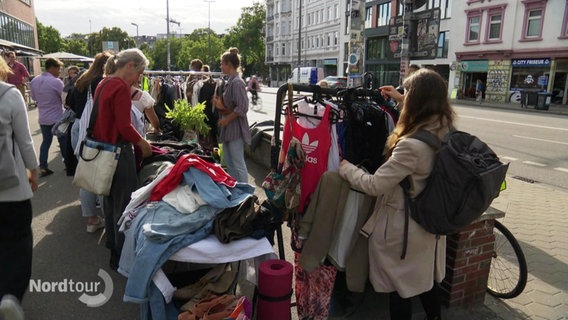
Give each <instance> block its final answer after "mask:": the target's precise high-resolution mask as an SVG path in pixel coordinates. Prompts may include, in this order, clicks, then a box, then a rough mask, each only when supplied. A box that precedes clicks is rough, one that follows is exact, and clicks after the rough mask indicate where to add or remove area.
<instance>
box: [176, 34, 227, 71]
mask: <svg viewBox="0 0 568 320" xmlns="http://www.w3.org/2000/svg"><path fill="white" fill-rule="evenodd" d="M208 30H209V29H207V28H202V29H196V30H194V31H193V32H192V33H191V34H189V35H187V37H186V38H185V39H184V41H183V44H182V48H181V52H180V53H179V55H178V57H177V65H178V66H180V68H181V69H184V70H187V69H189V62H190V61H191V60H192V59H201V61H203V63H204V64H208V65H209V67H210V69H211V70H212V71H214V70H220V62H219V57H220V56H221V53H223V52H224V51H225V47H224V45H223V40H222V38H221V37H220V36H219V35H217V34H216V33H215V31H213V30H210V32H211V34H210V35H209V32H208ZM209 44H211V47H209Z"/></svg>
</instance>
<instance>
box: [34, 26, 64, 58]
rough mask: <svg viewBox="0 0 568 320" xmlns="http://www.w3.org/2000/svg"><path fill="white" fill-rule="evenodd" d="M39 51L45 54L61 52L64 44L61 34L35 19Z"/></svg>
mask: <svg viewBox="0 0 568 320" xmlns="http://www.w3.org/2000/svg"><path fill="white" fill-rule="evenodd" d="M36 25H37V37H38V42H39V49H40V50H42V51H43V52H45V53H53V52H59V51H62V49H63V46H64V42H63V39H61V34H60V33H59V31H57V30H56V29H55V28H54V27H52V26H48V27H46V26H44V25H43V24H42V23H41V22H39V20H37V19H36Z"/></svg>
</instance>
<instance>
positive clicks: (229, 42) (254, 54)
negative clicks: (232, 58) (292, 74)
mask: <svg viewBox="0 0 568 320" xmlns="http://www.w3.org/2000/svg"><path fill="white" fill-rule="evenodd" d="M265 26H266V6H265V4H263V3H258V2H257V3H254V4H253V6H252V7H245V8H243V10H242V13H241V17H240V18H239V20H238V21H237V24H236V25H235V26H233V27H231V28H230V29H229V30H228V31H229V33H228V34H227V35H226V36H225V38H224V42H225V47H226V48H227V49H228V48H229V47H237V48H238V49H239V53H240V54H241V57H242V59H243V61H242V64H243V68H244V69H245V75H251V74H266V73H267V71H268V70H267V67H266V65H265V64H264V57H265V47H266V46H265V43H264V36H265Z"/></svg>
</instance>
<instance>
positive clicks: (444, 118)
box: [339, 69, 455, 320]
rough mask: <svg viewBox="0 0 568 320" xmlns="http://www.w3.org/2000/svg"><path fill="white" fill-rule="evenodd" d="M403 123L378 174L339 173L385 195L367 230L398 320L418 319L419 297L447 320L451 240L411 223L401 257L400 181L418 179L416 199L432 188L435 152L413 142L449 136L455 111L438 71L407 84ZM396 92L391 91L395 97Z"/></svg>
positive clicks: (376, 284)
mask: <svg viewBox="0 0 568 320" xmlns="http://www.w3.org/2000/svg"><path fill="white" fill-rule="evenodd" d="M403 86H404V88H405V89H406V92H405V94H404V97H403V102H402V109H401V115H400V119H399V121H398V122H397V125H396V127H395V130H394V131H393V133H392V134H391V135H390V137H389V139H388V141H387V145H386V149H387V156H388V159H387V161H386V162H385V163H384V164H383V165H382V166H381V167H380V168H379V169H378V170H377V171H376V172H374V173H372V174H371V173H367V172H366V171H365V170H364V169H360V168H358V167H357V166H355V165H353V164H351V163H350V162H348V161H346V160H343V161H342V162H341V164H340V167H339V174H340V175H341V176H342V177H343V178H345V179H346V180H347V181H349V183H350V184H351V186H352V187H354V188H355V189H357V190H360V191H362V192H364V193H366V194H368V195H370V196H374V197H379V198H378V199H379V200H380V201H379V203H380V205H378V206H376V207H375V210H374V212H373V214H372V215H371V217H370V218H369V220H368V221H367V222H366V224H365V225H364V226H363V229H362V232H364V233H365V234H367V235H368V238H369V279H370V281H371V284H372V285H373V288H374V289H375V291H376V292H385V293H389V310H390V315H391V319H392V320H410V319H412V303H411V298H412V297H415V296H418V297H419V298H420V300H421V302H422V306H423V307H424V310H425V311H426V315H427V319H428V320H434V319H441V302H440V297H439V293H438V291H439V289H438V284H439V283H440V282H441V281H442V280H443V279H444V276H445V268H446V238H445V237H444V236H441V237H438V236H436V235H435V234H431V233H429V232H427V231H426V230H424V228H422V227H421V226H420V225H419V224H418V223H416V222H415V221H414V220H412V219H410V221H409V225H408V245H407V248H408V249H407V250H408V251H407V252H408V253H407V255H406V257H405V258H404V259H401V256H400V253H401V252H402V248H403V238H404V236H403V235H404V229H405V228H404V225H405V222H404V221H405V210H404V206H405V201H404V195H403V191H402V188H401V187H400V185H399V183H400V182H401V181H402V180H403V179H404V178H406V177H409V178H410V179H411V180H412V183H411V185H413V187H414V188H413V190H412V196H413V197H415V196H416V195H417V194H419V193H420V192H421V191H422V190H423V189H424V187H425V186H426V180H427V178H428V175H429V174H430V171H431V170H432V167H433V163H434V158H435V153H434V150H433V149H432V148H431V147H430V146H428V145H427V144H426V143H424V142H422V141H419V140H417V139H412V138H410V137H411V136H412V134H414V133H415V132H417V131H418V130H420V129H425V130H428V131H430V132H432V134H434V135H435V136H437V137H438V138H440V139H442V137H443V136H444V135H445V134H446V133H447V132H449V128H450V127H452V126H453V122H454V118H455V113H454V111H453V109H452V107H451V105H450V103H449V100H448V98H447V87H446V83H445V80H444V79H443V78H442V77H441V76H440V75H439V74H438V73H437V72H435V71H432V70H428V69H421V70H418V71H416V72H414V73H413V74H412V75H411V76H409V77H408V78H406V79H405V80H404V83H403ZM394 92H396V94H397V95H396V97H398V95H400V93H399V92H397V91H396V90H392V87H389V90H388V91H384V92H382V93H383V94H389V93H393V94H394Z"/></svg>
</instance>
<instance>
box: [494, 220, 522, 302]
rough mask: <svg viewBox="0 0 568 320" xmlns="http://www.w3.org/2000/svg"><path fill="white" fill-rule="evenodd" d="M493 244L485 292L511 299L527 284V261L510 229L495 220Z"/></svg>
mask: <svg viewBox="0 0 568 320" xmlns="http://www.w3.org/2000/svg"><path fill="white" fill-rule="evenodd" d="M494 234H495V245H494V248H493V258H492V259H491V269H490V270H489V278H488V279H487V292H489V294H491V295H492V296H494V297H497V298H501V299H511V298H514V297H516V296H518V295H519V294H521V292H523V290H524V289H525V286H526V284H527V274H528V271H527V261H526V260H525V255H524V254H523V250H522V249H521V246H520V245H519V242H518V241H517V239H515V237H514V236H513V234H512V233H511V231H509V229H507V228H506V227H505V226H504V225H503V224H502V223H501V222H499V221H497V220H495V229H494Z"/></svg>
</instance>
